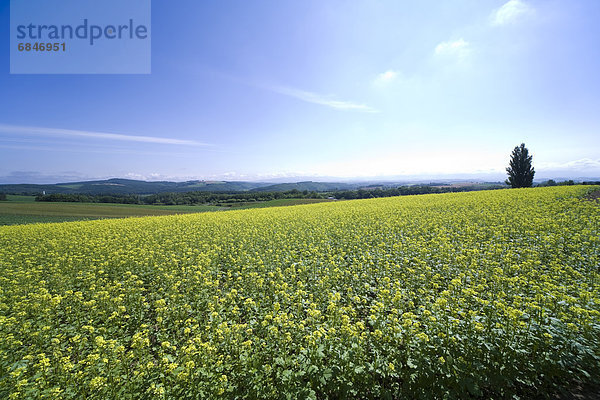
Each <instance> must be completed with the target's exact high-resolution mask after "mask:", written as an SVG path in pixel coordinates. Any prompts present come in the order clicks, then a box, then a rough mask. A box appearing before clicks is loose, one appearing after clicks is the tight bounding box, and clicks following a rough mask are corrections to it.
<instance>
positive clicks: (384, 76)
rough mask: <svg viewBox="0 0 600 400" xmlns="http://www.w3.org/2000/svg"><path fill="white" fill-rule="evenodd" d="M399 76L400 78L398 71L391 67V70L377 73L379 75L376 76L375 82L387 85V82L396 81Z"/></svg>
mask: <svg viewBox="0 0 600 400" xmlns="http://www.w3.org/2000/svg"><path fill="white" fill-rule="evenodd" d="M397 78H398V72H397V71H394V70H391V69H389V70H387V71H385V72H382V73H380V74H379V75H377V77H376V78H375V84H376V85H380V86H383V85H387V84H389V83H391V82H393V81H395V80H396V79H397Z"/></svg>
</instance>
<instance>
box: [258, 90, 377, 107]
mask: <svg viewBox="0 0 600 400" xmlns="http://www.w3.org/2000/svg"><path fill="white" fill-rule="evenodd" d="M269 89H270V90H272V91H274V92H277V93H279V94H283V95H286V96H290V97H294V98H296V99H299V100H302V101H305V102H307V103H313V104H320V105H323V106H327V107H331V108H335V109H337V110H346V111H361V112H368V113H376V112H378V110H376V109H374V108H372V107H369V106H367V105H365V104H358V103H352V102H350V101H342V100H335V99H332V98H331V97H330V96H324V95H321V94H318V93H313V92H307V91H304V90H299V89H294V88H288V87H270V88H269Z"/></svg>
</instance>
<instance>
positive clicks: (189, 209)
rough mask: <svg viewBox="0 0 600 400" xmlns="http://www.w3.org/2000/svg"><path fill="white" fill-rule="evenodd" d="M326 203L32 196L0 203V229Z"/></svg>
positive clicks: (315, 201)
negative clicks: (194, 202)
mask: <svg viewBox="0 0 600 400" xmlns="http://www.w3.org/2000/svg"><path fill="white" fill-rule="evenodd" d="M322 201H328V200H321V199H279V200H271V201H264V202H247V203H234V204H224V205H220V206H212V205H195V206H185V205H180V206H177V205H174V206H158V205H138V204H111V203H62V202H56V203H55V202H36V201H35V197H34V196H16V195H8V199H7V201H1V202H0V225H19V224H30V223H44V222H68V221H81V220H90V219H102V218H124V217H143V216H159V215H173V214H184V213H198V212H208V211H223V210H230V209H237V210H239V209H246V208H264V207H278V206H290V205H298V204H311V203H317V202H322Z"/></svg>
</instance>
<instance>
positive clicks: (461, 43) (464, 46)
mask: <svg viewBox="0 0 600 400" xmlns="http://www.w3.org/2000/svg"><path fill="white" fill-rule="evenodd" d="M470 52H471V46H470V44H469V42H467V41H466V40H464V39H462V38H461V39H457V40H450V41H446V42H442V43H440V44H438V45H437V46H436V47H435V54H436V55H437V56H446V57H448V56H450V57H457V58H459V59H464V58H465V57H467V56H468V55H469V53H470Z"/></svg>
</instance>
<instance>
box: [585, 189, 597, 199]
mask: <svg viewBox="0 0 600 400" xmlns="http://www.w3.org/2000/svg"><path fill="white" fill-rule="evenodd" d="M585 199H587V200H596V201H598V200H600V189H599V190H594V191H593V192H590V193H588V194H587V195H586V196H585Z"/></svg>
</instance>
